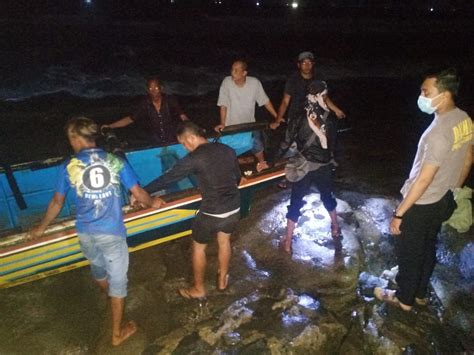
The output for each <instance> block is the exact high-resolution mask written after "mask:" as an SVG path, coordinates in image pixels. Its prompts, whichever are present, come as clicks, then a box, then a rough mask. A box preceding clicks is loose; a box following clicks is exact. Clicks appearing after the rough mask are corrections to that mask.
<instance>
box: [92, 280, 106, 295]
mask: <svg viewBox="0 0 474 355" xmlns="http://www.w3.org/2000/svg"><path fill="white" fill-rule="evenodd" d="M95 282H96V283H97V285H99V287H100V288H101V289H102V291H104V292H106V293H107V292H108V291H109V282H108V281H107V279H103V280H95Z"/></svg>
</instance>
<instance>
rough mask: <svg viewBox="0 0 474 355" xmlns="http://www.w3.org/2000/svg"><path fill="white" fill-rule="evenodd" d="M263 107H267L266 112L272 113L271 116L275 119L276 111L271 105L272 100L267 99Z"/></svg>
mask: <svg viewBox="0 0 474 355" xmlns="http://www.w3.org/2000/svg"><path fill="white" fill-rule="evenodd" d="M264 106H265V108H266V109H267V111H268V112H270V115H272V117H273V118H274V119H275V121H276V120H277V116H278V115H277V113H276V111H275V108H274V107H273V105H272V102H271V101H270V100H268V102H267V103H266V104H265V105H264Z"/></svg>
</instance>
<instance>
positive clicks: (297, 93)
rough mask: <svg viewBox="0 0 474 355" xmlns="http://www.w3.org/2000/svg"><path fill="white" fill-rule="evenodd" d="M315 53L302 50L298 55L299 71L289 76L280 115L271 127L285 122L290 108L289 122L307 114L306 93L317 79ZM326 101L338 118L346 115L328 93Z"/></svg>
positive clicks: (279, 111)
mask: <svg viewBox="0 0 474 355" xmlns="http://www.w3.org/2000/svg"><path fill="white" fill-rule="evenodd" d="M314 64H315V61H314V55H313V53H311V52H302V53H300V54H299V55H298V63H297V67H298V72H297V73H294V74H293V75H291V76H290V77H289V78H288V81H287V82H286V84H285V90H284V93H283V98H282V100H281V104H280V107H279V109H278V116H277V118H276V120H275V122H273V123H272V125H271V127H272V128H276V127H278V125H280V123H282V122H284V121H285V119H284V116H285V113H286V111H287V110H288V116H287V123H290V121H291V120H293V119H295V118H298V117H300V116H301V115H303V114H305V110H304V107H305V102H306V95H308V88H309V86H310V85H311V84H312V83H313V82H314V81H316V78H315V74H314ZM324 101H325V103H326V105H327V106H328V108H329V110H330V111H332V112H334V113H335V115H336V116H337V118H339V119H341V118H344V117H346V114H345V113H344V112H343V111H342V110H341V109H340V108H339V107H337V106H336V105H335V104H334V102H333V101H332V100H331V99H330V98H329V96H328V95H327V94H326V95H325V97H324Z"/></svg>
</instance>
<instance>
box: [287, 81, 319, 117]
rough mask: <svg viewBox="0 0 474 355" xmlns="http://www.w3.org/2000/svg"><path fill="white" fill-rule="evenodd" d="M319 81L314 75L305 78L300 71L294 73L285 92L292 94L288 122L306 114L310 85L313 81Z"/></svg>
mask: <svg viewBox="0 0 474 355" xmlns="http://www.w3.org/2000/svg"><path fill="white" fill-rule="evenodd" d="M314 81H317V80H316V79H315V78H314V77H313V78H311V79H305V78H303V77H302V76H301V74H300V73H299V72H296V73H294V74H292V75H291V76H290V77H289V78H288V80H287V81H286V84H285V94H288V95H290V96H291V101H290V107H289V108H288V116H287V117H288V122H290V121H291V120H293V119H294V118H296V117H298V116H300V115H302V114H305V111H304V106H305V102H306V95H308V87H309V86H310V84H311V83H313V82H314Z"/></svg>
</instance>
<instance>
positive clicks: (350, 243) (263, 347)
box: [0, 187, 474, 354]
mask: <svg viewBox="0 0 474 355" xmlns="http://www.w3.org/2000/svg"><path fill="white" fill-rule="evenodd" d="M288 199H289V190H284V191H280V190H277V189H276V188H274V187H267V188H266V189H263V190H261V191H259V192H257V193H256V194H255V196H254V199H253V204H252V211H251V215H250V217H247V218H245V219H243V220H242V221H241V224H240V227H239V230H238V232H237V233H236V235H235V238H234V241H233V257H232V261H231V274H230V283H229V287H228V289H227V290H226V291H225V292H218V291H217V290H216V286H215V279H216V277H215V275H216V270H217V267H216V263H217V260H216V257H217V255H216V254H217V250H216V247H215V245H214V244H211V245H210V246H209V248H208V268H207V275H206V280H207V283H206V286H207V289H208V297H207V300H206V301H198V300H192V301H189V300H184V299H182V298H180V297H179V296H178V295H177V292H176V290H177V289H178V288H179V287H183V286H185V285H188V281H189V280H190V276H191V267H190V266H191V265H190V249H189V246H190V240H189V239H182V240H178V241H174V242H170V243H166V244H164V245H160V246H158V247H154V248H150V249H146V250H143V251H140V252H136V253H133V254H131V269H130V272H129V280H130V282H129V296H128V298H127V305H126V317H127V318H130V319H134V320H136V321H137V323H138V325H139V328H140V329H139V331H138V333H137V334H136V335H135V336H134V337H132V338H130V339H129V340H128V341H127V342H125V343H124V344H123V346H121V347H119V348H116V349H115V348H111V347H110V345H109V339H110V330H109V313H108V312H109V311H108V306H107V301H106V298H105V296H104V295H102V294H101V293H100V292H99V290H98V289H96V288H95V287H94V285H93V283H92V282H91V280H90V276H89V271H88V270H87V269H86V268H84V269H81V270H76V271H72V272H68V273H65V274H62V275H58V276H56V277H51V278H48V279H45V280H41V281H38V282H34V283H31V284H27V285H23V286H19V287H16V288H12V289H7V290H2V296H1V298H0V311H1V313H2V320H3V321H2V323H1V324H0V343H1V344H2V346H1V348H2V349H1V351H0V352H1V353H8V354H21V353H25V351H27V352H28V353H32V354H36V353H37V354H40V353H48V354H56V353H57V354H59V353H67V354H86V353H100V354H115V353H119V354H139V353H143V354H169V353H174V354H190V353H224V354H226V353H229V354H230V353H232V354H260V353H263V354H305V353H311V354H318V353H320V354H328V353H344V354H345V353H368V354H401V353H416V354H424V353H427V354H428V353H437V352H442V353H445V352H456V351H463V350H465V349H469V347H470V346H471V345H472V344H471V343H470V340H469V339H470V335H471V334H472V324H473V322H472V320H473V319H472V315H473V312H472V310H473V304H474V303H473V300H472V289H473V288H472V286H473V279H472V273H471V274H470V273H469V272H471V271H472V269H470V267H471V266H470V265H471V264H470V263H472V259H471V258H472V256H470V255H469V250H470V249H469V248H472V244H469V243H468V241H469V238H471V239H472V234H469V233H466V234H464V235H459V234H457V233H456V232H454V231H453V230H451V229H449V228H446V229H444V230H443V233H442V234H441V236H440V248H439V250H440V251H439V259H440V264H439V265H438V267H437V268H436V270H435V274H434V277H433V289H434V291H435V292H432V294H431V296H430V301H431V305H430V306H429V307H418V308H416V309H415V310H414V311H412V312H409V313H406V312H403V311H401V310H399V309H396V308H393V307H391V306H387V305H384V304H381V303H378V302H376V301H375V300H374V299H373V296H372V291H373V287H375V286H380V285H381V286H386V285H388V286H392V287H393V286H394V284H393V278H394V275H395V273H396V271H397V270H396V268H394V266H396V260H395V257H394V255H393V247H392V240H391V238H392V237H391V236H389V235H388V234H387V223H388V219H389V218H390V213H391V210H392V208H393V207H394V204H395V201H394V200H393V199H390V198H384V197H380V196H369V195H366V194H362V193H355V192H343V191H341V192H339V193H338V209H337V211H338V216H339V220H340V224H341V228H342V232H343V235H344V239H343V242H342V243H343V250H342V252H336V251H335V249H334V245H333V243H332V239H331V236H330V232H329V231H330V220H329V218H328V216H327V214H326V212H325V210H324V208H323V206H322V204H321V202H320V200H319V195H318V194H317V192H316V191H314V193H312V194H311V195H309V196H307V199H306V201H307V203H306V205H305V207H304V208H303V215H302V217H301V220H300V223H299V225H298V227H297V229H296V231H295V236H294V240H293V254H292V255H291V256H290V255H287V254H285V253H283V252H282V251H281V250H280V249H279V246H278V241H279V238H280V236H281V235H283V233H284V232H285V222H286V221H285V213H286V206H287V203H288ZM466 253H467V254H466ZM471 255H472V254H471ZM384 270H386V271H384ZM470 270H471V271H470Z"/></svg>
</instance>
